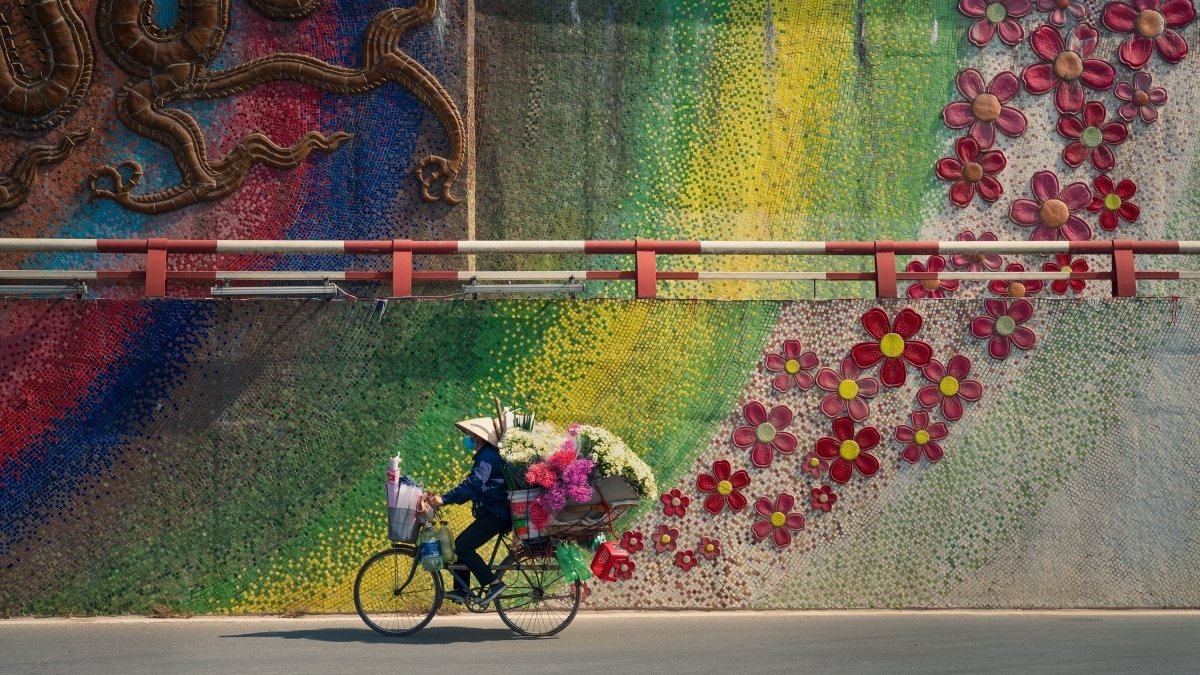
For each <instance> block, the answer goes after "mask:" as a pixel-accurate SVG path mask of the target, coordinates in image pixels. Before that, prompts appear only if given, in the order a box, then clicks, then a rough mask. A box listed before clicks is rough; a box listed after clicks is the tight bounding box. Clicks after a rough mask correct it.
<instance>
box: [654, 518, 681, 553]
mask: <svg viewBox="0 0 1200 675" xmlns="http://www.w3.org/2000/svg"><path fill="white" fill-rule="evenodd" d="M678 540H679V528H675V527H671V526H670V525H666V524H663V525H659V526H658V529H657V530H655V531H654V537H653V541H654V552H655V553H662V552H663V551H674V550H675V547H676V546H678V545H679V544H678Z"/></svg>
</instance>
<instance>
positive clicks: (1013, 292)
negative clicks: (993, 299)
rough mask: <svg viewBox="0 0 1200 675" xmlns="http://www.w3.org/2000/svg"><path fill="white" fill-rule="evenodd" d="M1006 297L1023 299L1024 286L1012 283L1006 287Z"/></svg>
mask: <svg viewBox="0 0 1200 675" xmlns="http://www.w3.org/2000/svg"><path fill="white" fill-rule="evenodd" d="M1008 296H1009V297H1011V298H1023V297H1025V284H1023V283H1021V282H1019V281H1014V282H1012V283H1011V284H1009V285H1008Z"/></svg>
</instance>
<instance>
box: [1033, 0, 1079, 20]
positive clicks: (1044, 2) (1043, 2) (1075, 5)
mask: <svg viewBox="0 0 1200 675" xmlns="http://www.w3.org/2000/svg"><path fill="white" fill-rule="evenodd" d="M1037 9H1038V11H1039V12H1047V13H1048V14H1050V16H1049V17H1048V18H1049V19H1050V23H1052V24H1054V25H1055V26H1061V25H1063V24H1064V23H1066V22H1067V15H1068V14H1070V15H1071V17H1072V18H1074V19H1075V20H1076V21H1083V20H1084V19H1086V18H1088V15H1089V14H1091V12H1090V11H1089V10H1088V8H1087V5H1085V4H1083V0H1037Z"/></svg>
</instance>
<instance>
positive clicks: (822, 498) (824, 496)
mask: <svg viewBox="0 0 1200 675" xmlns="http://www.w3.org/2000/svg"><path fill="white" fill-rule="evenodd" d="M837 500H838V496H837V495H836V494H834V492H833V486H831V485H822V486H820V487H815V488H813V489H812V508H813V511H824V512H825V513H829V512H830V511H831V510H832V509H833V505H834V504H836V503H837Z"/></svg>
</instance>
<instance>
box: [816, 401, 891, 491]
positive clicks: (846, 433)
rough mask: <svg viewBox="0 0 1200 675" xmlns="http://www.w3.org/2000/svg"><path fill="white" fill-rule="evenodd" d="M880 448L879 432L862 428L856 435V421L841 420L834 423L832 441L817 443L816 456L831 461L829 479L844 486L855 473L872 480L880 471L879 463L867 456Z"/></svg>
mask: <svg viewBox="0 0 1200 675" xmlns="http://www.w3.org/2000/svg"><path fill="white" fill-rule="evenodd" d="M876 445H879V431H878V430H876V429H875V427H863V428H862V429H859V430H858V433H854V420H852V419H850V418H849V417H839V418H837V419H836V420H834V421H833V437H832V438H831V437H829V436H822V437H821V438H818V439H817V448H816V449H817V454H818V455H820V456H821V457H823V458H825V459H829V460H832V462H831V463H830V465H829V477H830V478H832V479H833V480H835V481H837V482H838V483H845V482H847V481H849V480H850V479H851V478H853V477H854V471H855V469H857V470H858V472H859V473H860V474H862V475H863V477H866V478H870V477H871V476H874V475H875V472H876V471H878V470H879V459H877V458H876V457H875V455H872V454H871V453H869V452H867V451H868V450H870V449H872V448H874V447H875V446H876Z"/></svg>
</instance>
